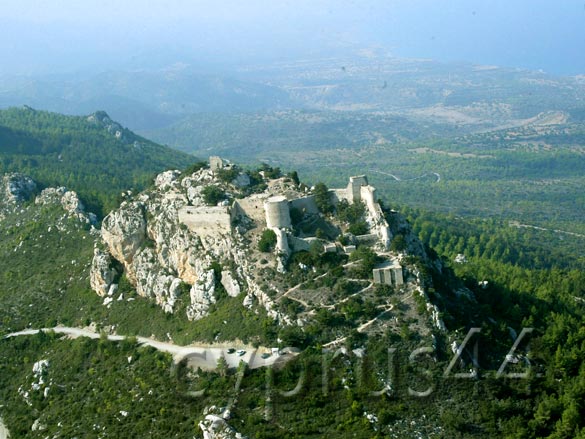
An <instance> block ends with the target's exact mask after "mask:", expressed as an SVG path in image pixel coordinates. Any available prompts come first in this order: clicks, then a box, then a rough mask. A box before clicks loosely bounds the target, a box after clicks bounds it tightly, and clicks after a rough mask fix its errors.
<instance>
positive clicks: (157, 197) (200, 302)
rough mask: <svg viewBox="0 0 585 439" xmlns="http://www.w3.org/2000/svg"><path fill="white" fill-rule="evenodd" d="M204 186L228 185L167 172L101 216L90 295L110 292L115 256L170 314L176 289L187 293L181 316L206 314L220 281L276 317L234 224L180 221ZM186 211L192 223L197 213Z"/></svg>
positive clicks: (199, 201)
mask: <svg viewBox="0 0 585 439" xmlns="http://www.w3.org/2000/svg"><path fill="white" fill-rule="evenodd" d="M209 186H215V187H217V188H220V189H221V190H229V187H228V186H227V185H226V184H225V183H222V182H221V181H219V180H217V179H216V178H215V177H214V175H213V173H212V172H211V171H209V170H206V169H202V170H200V171H197V172H196V173H194V174H192V175H188V176H181V174H180V172H178V171H167V172H165V173H162V174H160V175H159V176H158V177H157V178H156V180H155V185H154V188H152V189H151V190H149V191H147V192H145V193H142V194H140V195H138V196H137V197H130V196H129V197H128V199H127V200H126V201H124V202H122V204H121V205H120V208H119V209H117V210H116V211H113V212H111V213H110V214H109V215H108V216H107V217H106V218H104V220H103V223H102V230H101V245H100V246H99V247H98V248H96V252H95V256H94V260H93V264H92V269H91V284H92V288H93V289H94V290H95V291H96V293H98V294H99V295H102V296H103V295H108V294H109V295H112V294H113V293H114V291H115V287H112V285H115V284H114V282H115V278H116V276H117V275H118V274H119V273H117V272H116V269H115V267H114V265H115V262H114V261H117V262H118V263H119V264H120V266H121V267H122V268H123V271H124V272H125V274H126V276H127V278H128V280H129V281H130V282H131V283H132V284H133V285H134V286H135V287H136V291H137V293H138V294H139V295H141V296H144V297H150V298H154V299H155V300H156V303H157V304H158V305H160V306H161V307H162V308H163V309H164V310H165V311H166V312H169V313H172V312H173V311H174V308H175V302H176V300H177V298H178V297H179V295H180V294H181V293H182V292H183V293H186V292H187V291H188V294H189V301H188V302H189V305H188V307H187V311H186V312H187V316H188V318H189V319H191V320H197V319H200V318H202V317H204V316H206V315H207V314H208V310H209V307H210V306H211V305H212V304H213V303H215V302H216V299H217V289H218V286H219V284H220V283H221V285H222V286H223V288H224V289H225V291H226V292H227V294H228V295H230V296H232V297H236V296H238V295H240V294H241V292H246V296H245V298H244V299H243V301H244V304H245V305H246V306H253V305H254V304H260V305H263V306H264V307H265V308H266V310H267V311H268V313H269V315H270V316H271V317H273V318H275V319H277V320H281V319H283V316H281V315H279V314H278V313H277V312H276V311H274V310H273V303H272V301H271V300H270V298H269V297H268V296H267V295H266V294H265V293H264V292H263V291H262V289H261V288H260V286H259V285H258V284H257V283H256V282H255V281H254V270H255V269H254V267H252V266H251V265H250V263H249V261H248V258H247V255H248V245H247V244H246V243H245V240H244V238H243V237H242V235H241V234H240V233H239V231H238V229H237V228H233V229H231V230H230V229H229V228H228V229H227V230H226V229H225V228H223V229H222V228H218V229H214V228H211V229H210V228H209V227H207V226H204V225H201V226H200V227H198V226H197V225H195V226H193V227H191V226H190V227H188V226H187V225H186V224H185V222H184V220H182V218H183V217H182V216H181V215H182V214H186V210H187V211H188V213H192V212H191V210H193V211H197V209H200V210H201V209H206V208H207V207H206V204H205V202H204V200H203V197H202V195H201V193H202V190H203V189H204V188H205V187H209ZM219 204H220V206H219V207H218V209H219V208H221V209H224V210H226V211H228V210H229V208H228V206H226V204H227V202H224V203H221V202H220V203H219ZM222 204H223V206H222ZM191 217H192V218H194V220H193V221H194V222H195V223H196V222H197V221H196V220H197V215H196V214H194V215H191ZM218 267H222V269H221V270H218Z"/></svg>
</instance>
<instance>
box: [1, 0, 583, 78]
mask: <svg viewBox="0 0 585 439" xmlns="http://www.w3.org/2000/svg"><path fill="white" fill-rule="evenodd" d="M371 46H381V47H384V48H386V49H388V50H389V51H390V52H391V53H392V54H394V55H396V56H401V57H418V58H420V57H424V58H434V59H438V60H457V61H470V62H475V63H479V64H495V65H504V66H514V67H516V66H517V67H526V68H532V69H543V70H545V71H548V72H551V73H559V74H578V73H585V0H580V1H576V0H530V1H528V0H370V1H350V0H335V1H333V0H331V1H330V0H312V1H306V0H294V1H293V0H291V1H281V0H270V1H268V0H266V1H263V0H239V1H235V0H224V1H222V0H215V1H208V0H191V1H187V0H166V1H161V0H0V59H2V62H1V63H0V72H3V73H7V72H15V73H19V72H28V73H34V72H38V71H41V70H42V71H44V72H47V71H49V72H51V71H53V72H63V71H73V70H77V69H90V68H91V69H96V70H108V69H115V68H124V67H149V65H148V64H149V63H152V64H153V66H154V67H158V66H162V65H165V64H171V63H174V62H180V61H186V62H193V61H200V62H202V61H210V60H211V61H216V62H240V63H245V62H252V63H255V62H258V61H265V60H271V59H281V58H283V57H302V56H309V55H311V54H328V53H336V51H338V50H346V49H352V48H353V49H355V48H363V47H371Z"/></svg>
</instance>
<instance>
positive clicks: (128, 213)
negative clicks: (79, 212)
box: [102, 202, 146, 282]
mask: <svg viewBox="0 0 585 439" xmlns="http://www.w3.org/2000/svg"><path fill="white" fill-rule="evenodd" d="M102 240H103V241H104V243H105V244H106V245H107V247H108V250H109V252H110V254H111V255H112V256H113V257H114V258H115V259H116V260H118V261H119V262H121V263H122V264H123V265H124V267H125V268H126V269H127V270H128V274H129V276H128V277H129V278H131V279H133V280H134V282H136V278H133V274H134V270H133V269H132V266H131V263H132V261H133V259H134V257H135V255H136V253H137V252H138V250H139V249H140V248H141V246H142V244H143V243H144V241H145V240H146V220H145V218H144V205H143V204H142V203H141V202H132V203H128V202H124V203H122V205H121V206H120V209H118V210H117V211H114V212H111V213H110V214H109V215H108V216H106V217H105V218H104V220H103V221H102Z"/></svg>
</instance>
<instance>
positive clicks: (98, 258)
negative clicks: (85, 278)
mask: <svg viewBox="0 0 585 439" xmlns="http://www.w3.org/2000/svg"><path fill="white" fill-rule="evenodd" d="M112 262H113V261H112V258H111V257H110V254H109V253H107V252H104V251H102V250H100V249H99V248H97V247H96V248H95V249H94V252H93V260H92V263H91V270H90V278H89V281H90V285H91V289H92V290H94V291H95V292H96V293H97V294H98V295H99V296H105V295H106V294H108V292H109V291H110V286H111V285H112V284H113V283H114V279H115V278H116V275H117V272H116V269H115V268H114V267H112Z"/></svg>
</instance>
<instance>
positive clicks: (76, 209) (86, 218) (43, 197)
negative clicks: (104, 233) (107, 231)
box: [35, 187, 97, 224]
mask: <svg viewBox="0 0 585 439" xmlns="http://www.w3.org/2000/svg"><path fill="white" fill-rule="evenodd" d="M35 204H37V205H41V206H44V205H50V204H53V205H61V207H63V209H64V210H65V211H66V212H67V213H68V214H69V216H71V217H74V218H77V219H78V220H79V221H81V222H85V223H88V224H96V223H97V218H96V216H95V215H94V214H93V213H91V212H86V211H85V206H84V205H83V203H82V202H81V200H80V199H79V196H78V195H77V193H76V192H74V191H70V190H68V189H67V188H66V187H58V188H47V189H43V191H42V192H41V194H40V195H38V196H37V197H36V198H35Z"/></svg>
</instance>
